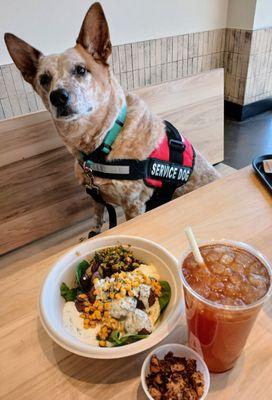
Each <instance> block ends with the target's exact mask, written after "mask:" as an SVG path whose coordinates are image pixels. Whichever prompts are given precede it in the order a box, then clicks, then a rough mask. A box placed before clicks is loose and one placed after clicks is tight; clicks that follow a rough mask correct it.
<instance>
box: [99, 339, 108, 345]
mask: <svg viewBox="0 0 272 400" xmlns="http://www.w3.org/2000/svg"><path fill="white" fill-rule="evenodd" d="M99 346H100V347H106V346H107V343H106V341H105V340H99Z"/></svg>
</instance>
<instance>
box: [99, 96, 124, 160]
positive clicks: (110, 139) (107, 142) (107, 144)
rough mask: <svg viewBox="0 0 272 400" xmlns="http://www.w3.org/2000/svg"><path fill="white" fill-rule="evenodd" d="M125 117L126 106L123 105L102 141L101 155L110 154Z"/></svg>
mask: <svg viewBox="0 0 272 400" xmlns="http://www.w3.org/2000/svg"><path fill="white" fill-rule="evenodd" d="M126 116H127V105H126V103H125V104H124V106H123V108H122V110H121V111H120V113H119V115H118V117H117V119H116V120H115V122H114V125H113V127H112V128H111V129H110V130H109V131H108V133H107V134H106V137H105V139H104V141H103V147H102V148H101V151H102V152H103V153H105V154H109V153H110V151H111V147H112V145H113V143H114V142H115V140H116V139H117V136H118V135H119V133H120V131H121V129H122V128H123V126H124V123H125V120H126Z"/></svg>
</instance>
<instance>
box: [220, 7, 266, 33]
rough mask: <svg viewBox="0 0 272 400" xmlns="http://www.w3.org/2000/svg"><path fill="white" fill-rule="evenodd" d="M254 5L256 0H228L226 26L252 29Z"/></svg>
mask: <svg viewBox="0 0 272 400" xmlns="http://www.w3.org/2000/svg"><path fill="white" fill-rule="evenodd" d="M268 1H271V2H272V0H268ZM255 7H256V0H229V9H228V21H227V26H228V28H236V29H253V25H254V16H255Z"/></svg>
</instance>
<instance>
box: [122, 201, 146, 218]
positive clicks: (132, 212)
mask: <svg viewBox="0 0 272 400" xmlns="http://www.w3.org/2000/svg"><path fill="white" fill-rule="evenodd" d="M122 206H123V210H124V213H125V216H126V220H127V221H128V220H129V219H132V218H135V217H138V215H141V214H144V212H145V203H143V202H141V201H140V200H139V201H136V202H133V203H132V204H131V203H123V205H122Z"/></svg>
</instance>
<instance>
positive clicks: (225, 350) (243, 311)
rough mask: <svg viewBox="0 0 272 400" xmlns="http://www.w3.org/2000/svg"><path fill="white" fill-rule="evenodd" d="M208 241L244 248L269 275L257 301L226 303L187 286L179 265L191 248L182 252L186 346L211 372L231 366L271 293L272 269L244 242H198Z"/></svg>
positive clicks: (258, 253) (213, 242) (207, 243)
mask: <svg viewBox="0 0 272 400" xmlns="http://www.w3.org/2000/svg"><path fill="white" fill-rule="evenodd" d="M211 244H212V245H215V244H226V245H229V246H234V247H236V248H241V249H243V250H246V251H247V252H249V253H251V254H253V255H254V256H255V257H257V258H258V259H259V260H260V261H261V263H262V264H263V266H265V267H266V268H267V270H268V273H269V275H270V287H269V289H268V291H267V293H266V294H265V295H264V296H263V297H262V298H260V299H259V300H258V301H256V302H254V303H251V304H249V305H244V306H226V305H223V304H218V303H215V302H212V301H210V300H207V299H205V298H204V297H202V296H201V295H199V294H198V293H196V292H195V291H194V290H193V289H192V288H191V287H190V286H189V284H188V282H187V281H186V279H185V277H184V275H183V271H182V267H183V262H184V260H185V258H186V257H187V256H188V255H189V253H191V250H188V251H186V252H185V253H184V254H183V255H182V257H181V260H180V265H181V272H182V273H181V278H182V283H183V288H184V297H185V304H186V318H187V325H188V336H189V337H188V340H189V346H190V347H191V348H193V349H194V350H196V351H197V352H198V353H199V354H200V355H201V356H202V357H203V358H204V360H205V362H206V364H207V366H208V368H209V370H210V372H215V373H219V372H225V371H227V370H229V369H231V368H232V367H233V366H234V364H235V362H236V360H237V359H238V358H239V356H240V354H241V352H242V350H243V348H244V346H245V343H246V340H247V338H248V335H249V333H250V331H251V329H252V326H253V324H254V322H255V320H256V318H257V315H258V313H259V311H260V310H261V308H262V306H263V303H264V302H265V300H266V299H267V298H268V297H269V296H270V294H271V289H272V285H271V278H272V269H271V265H270V264H269V262H268V261H267V260H266V258H265V257H264V256H263V255H262V254H261V253H260V252H259V251H257V250H255V249H254V248H253V247H251V246H249V245H247V244H245V243H241V242H234V241H231V240H221V241H220V240H217V241H209V242H205V243H201V246H205V245H211Z"/></svg>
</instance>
